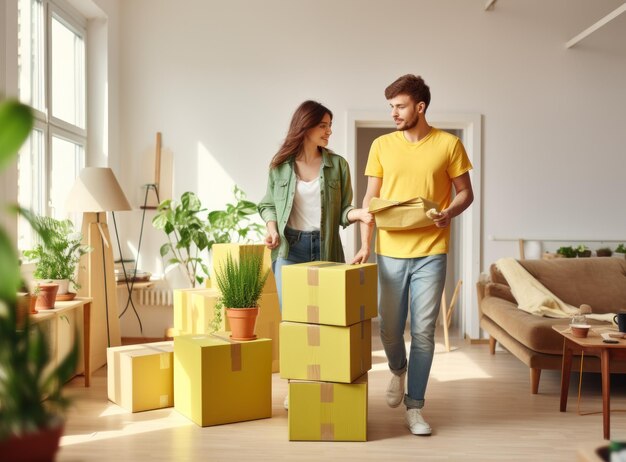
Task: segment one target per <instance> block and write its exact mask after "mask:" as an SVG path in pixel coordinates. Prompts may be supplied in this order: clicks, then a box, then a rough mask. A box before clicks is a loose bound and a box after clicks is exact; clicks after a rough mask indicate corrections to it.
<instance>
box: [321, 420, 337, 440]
mask: <svg viewBox="0 0 626 462" xmlns="http://www.w3.org/2000/svg"><path fill="white" fill-rule="evenodd" d="M320 433H321V435H320V439H321V440H322V441H334V440H335V424H333V423H323V424H320Z"/></svg>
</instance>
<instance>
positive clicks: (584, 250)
mask: <svg viewBox="0 0 626 462" xmlns="http://www.w3.org/2000/svg"><path fill="white" fill-rule="evenodd" d="M575 250H576V255H577V256H578V257H579V258H582V257H585V258H586V257H591V250H590V249H589V247H587V246H586V245H584V244H580V245H579V246H578V247H576V249H575Z"/></svg>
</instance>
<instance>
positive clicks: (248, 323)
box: [215, 253, 270, 340]
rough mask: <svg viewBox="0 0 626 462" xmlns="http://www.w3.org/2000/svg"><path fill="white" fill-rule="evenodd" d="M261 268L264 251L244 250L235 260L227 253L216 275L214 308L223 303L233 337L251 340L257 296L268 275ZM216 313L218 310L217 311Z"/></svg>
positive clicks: (257, 310)
mask: <svg viewBox="0 0 626 462" xmlns="http://www.w3.org/2000/svg"><path fill="white" fill-rule="evenodd" d="M269 271H270V270H269V269H267V270H265V271H263V255H262V254H257V253H249V254H248V253H246V254H243V255H241V256H240V257H239V260H237V261H236V260H235V259H234V258H233V257H232V255H231V254H230V253H229V254H228V255H226V263H225V265H223V266H222V267H221V268H220V269H218V271H217V273H216V275H215V277H216V279H217V281H216V282H217V286H218V288H219V289H220V292H221V295H220V300H219V304H216V311H218V310H219V311H220V312H221V308H222V307H224V308H225V311H226V316H227V317H228V321H229V322H230V327H231V331H232V332H231V337H232V339H233V340H254V339H255V338H256V335H254V325H255V323H256V317H257V315H258V313H259V307H258V303H259V298H260V297H261V293H262V291H263V286H264V285H265V280H266V279H267V277H268V275H269ZM216 315H217V313H216Z"/></svg>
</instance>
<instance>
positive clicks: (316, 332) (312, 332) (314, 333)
mask: <svg viewBox="0 0 626 462" xmlns="http://www.w3.org/2000/svg"><path fill="white" fill-rule="evenodd" d="M320 337H321V335H320V326H307V328H306V343H307V345H309V346H320Z"/></svg>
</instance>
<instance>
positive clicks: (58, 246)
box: [24, 216, 91, 294]
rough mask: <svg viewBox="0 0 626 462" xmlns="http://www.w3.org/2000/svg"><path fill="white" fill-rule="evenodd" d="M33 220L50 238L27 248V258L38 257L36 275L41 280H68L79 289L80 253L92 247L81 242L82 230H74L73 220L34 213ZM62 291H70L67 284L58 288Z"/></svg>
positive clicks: (31, 219)
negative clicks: (77, 280)
mask: <svg viewBox="0 0 626 462" xmlns="http://www.w3.org/2000/svg"><path fill="white" fill-rule="evenodd" d="M30 222H31V223H32V224H33V225H34V226H35V229H38V230H39V231H40V236H41V235H45V236H48V239H47V242H44V241H43V240H42V239H41V238H39V239H38V241H39V242H38V243H37V245H36V246H35V248H34V249H32V250H26V251H25V252H24V256H25V257H26V258H28V259H29V260H34V261H36V267H35V272H34V273H33V276H34V277H35V278H36V279H40V280H66V281H69V282H71V283H72V285H73V286H74V287H75V288H77V289H78V288H79V286H78V283H77V282H76V268H77V266H78V263H79V262H80V257H82V256H83V255H85V254H86V253H88V252H89V251H90V250H91V249H90V248H89V246H86V245H83V244H82V236H81V235H80V233H76V232H75V231H74V226H73V224H72V222H71V221H70V220H57V219H55V218H52V217H43V216H31V217H30ZM63 293H67V288H66V287H64V288H63V289H62V288H60V289H59V294H63Z"/></svg>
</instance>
